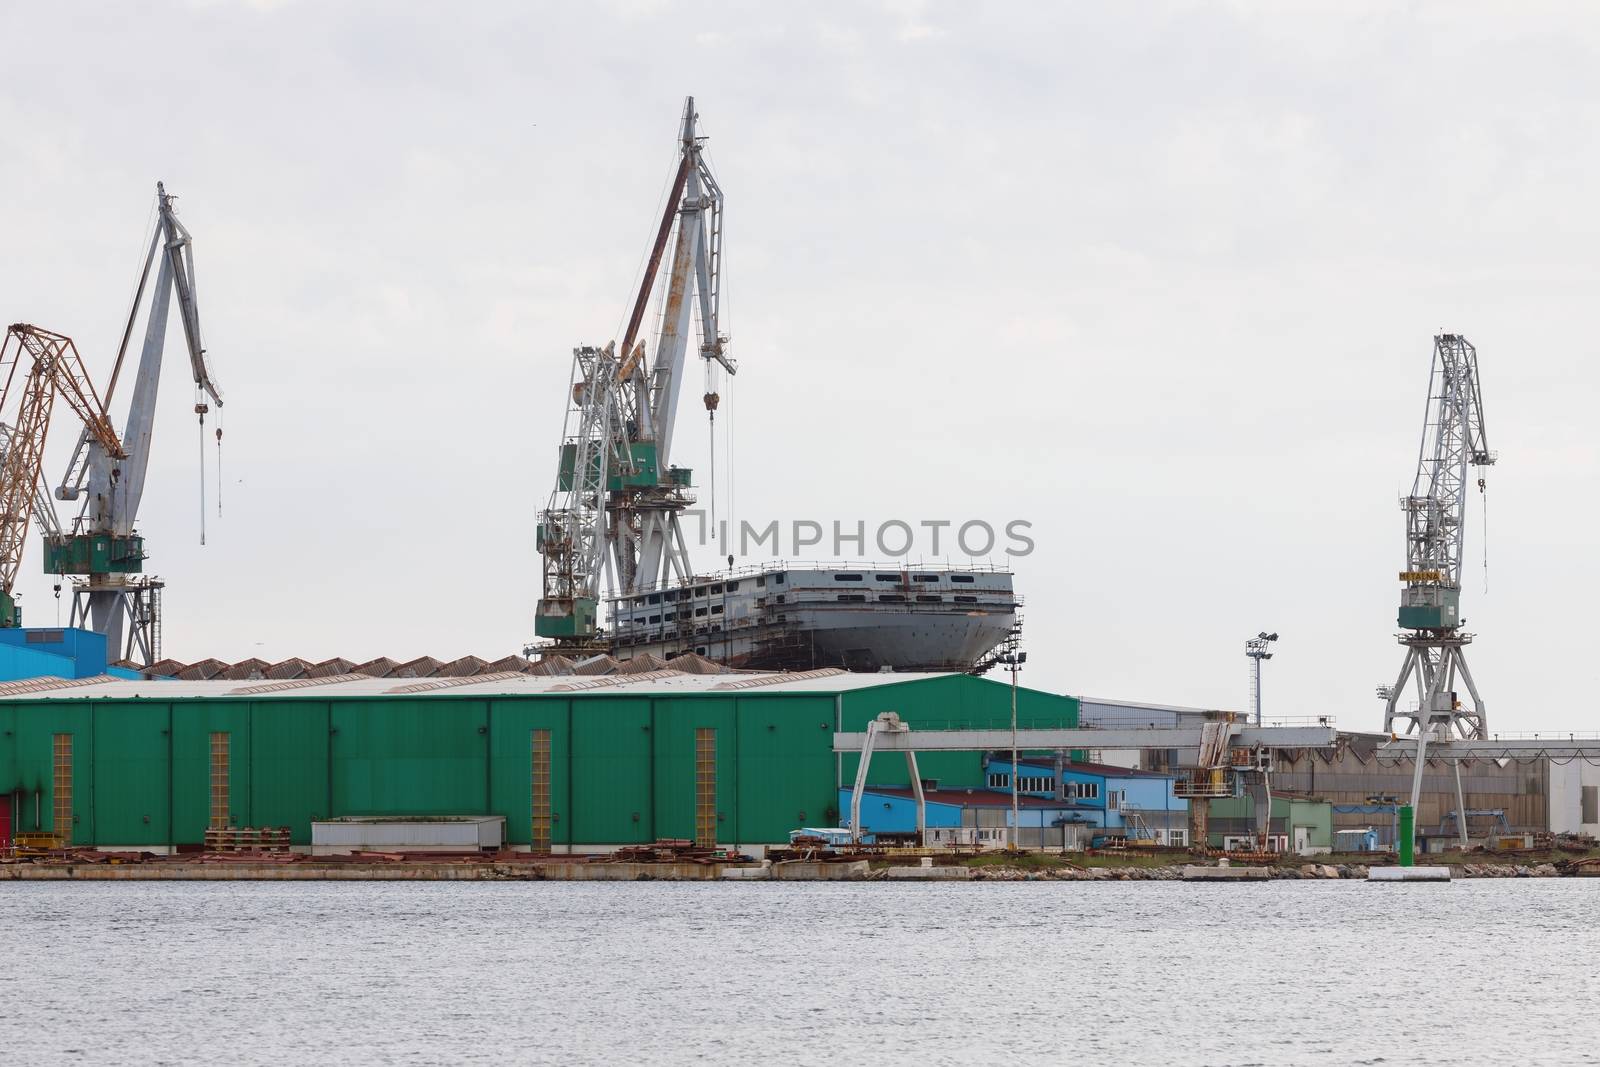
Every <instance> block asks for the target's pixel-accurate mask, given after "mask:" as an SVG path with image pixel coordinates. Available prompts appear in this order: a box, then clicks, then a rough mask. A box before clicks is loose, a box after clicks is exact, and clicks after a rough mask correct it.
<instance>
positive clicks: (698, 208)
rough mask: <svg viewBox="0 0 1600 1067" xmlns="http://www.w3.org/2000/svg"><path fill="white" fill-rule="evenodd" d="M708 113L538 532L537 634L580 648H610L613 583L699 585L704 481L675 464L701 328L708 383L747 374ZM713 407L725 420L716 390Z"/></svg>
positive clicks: (586, 391) (689, 138) (569, 424)
mask: <svg viewBox="0 0 1600 1067" xmlns="http://www.w3.org/2000/svg"><path fill="white" fill-rule="evenodd" d="M698 117H699V116H698V115H697V114H696V112H695V107H694V98H693V97H689V98H688V99H687V100H686V101H685V103H684V109H683V118H682V122H681V124H680V126H679V134H678V152H677V157H678V158H677V163H676V167H675V170H674V174H673V180H672V187H671V192H670V193H669V195H668V197H667V204H666V208H665V210H664V212H663V214H662V218H661V221H660V224H659V225H658V227H657V229H656V234H655V240H654V243H653V244H652V246H651V251H650V255H649V257H648V259H647V260H646V264H645V273H644V278H643V280H642V281H641V283H640V286H639V291H638V293H637V295H636V297H635V299H634V303H633V309H632V313H631V315H630V316H629V319H628V325H627V328H626V330H625V332H624V333H623V337H622V342H621V344H620V346H619V345H617V344H615V343H612V344H608V345H606V346H605V347H604V348H595V347H584V348H578V349H575V350H574V351H573V364H572V377H571V394H570V400H569V405H568V408H567V414H566V421H565V425H564V427H563V430H562V444H561V454H560V463H559V466H558V470H557V476H556V488H555V490H554V491H553V492H552V493H551V496H550V501H549V504H548V506H547V507H546V508H545V510H544V512H543V513H542V514H541V516H540V523H539V529H538V544H539V552H540V554H541V556H542V557H543V562H542V573H543V589H542V595H541V597H540V600H539V606H538V609H537V612H536V616H535V626H534V630H535V633H536V634H537V635H538V636H540V637H544V638H550V639H553V640H554V641H555V642H556V643H557V645H559V646H562V647H565V648H568V649H572V650H582V649H589V648H594V647H598V646H599V628H598V612H599V603H600V600H601V599H602V595H603V593H604V588H603V585H609V587H610V588H611V589H612V590H614V591H615V593H616V594H617V595H627V594H630V593H636V592H642V591H644V590H647V589H654V588H660V587H661V586H664V585H667V584H670V583H671V582H672V581H674V580H678V581H688V580H689V579H690V578H692V577H693V570H692V568H691V565H690V562H689V551H688V546H687V544H686V543H685V540H684V536H683V530H682V528H681V526H680V523H679V515H680V514H681V512H682V511H683V510H684V509H685V508H687V507H688V506H689V505H690V504H692V503H694V497H693V496H691V495H690V494H689V493H688V489H689V488H690V483H691V472H690V471H689V470H687V469H685V468H682V467H676V466H672V465H671V463H670V457H671V452H672V443H673V432H674V429H675V427H676V425H677V414H678V399H679V394H680V392H681V388H682V383H683V378H684V373H685V367H686V364H687V362H688V351H689V342H690V334H691V332H693V330H694V326H695V322H696V320H698V323H699V341H700V347H699V354H700V357H701V359H702V361H703V362H704V363H705V365H706V366H707V368H708V369H707V374H708V378H709V376H710V375H711V374H712V373H713V370H712V368H713V365H714V366H715V367H720V368H721V369H722V370H724V371H726V372H727V373H729V374H733V373H735V372H736V370H737V366H736V364H735V363H734V361H733V360H732V359H730V358H729V356H728V354H727V351H726V349H727V344H728V338H727V337H726V336H725V335H723V334H722V333H721V332H720V329H719V316H720V313H721V291H722V281H721V279H722V205H723V197H722V189H721V187H720V186H719V185H718V184H717V181H716V179H715V177H714V176H713V175H712V173H711V169H710V167H709V166H708V165H707V163H706V161H705V158H704V156H703V151H702V150H703V141H704V138H702V137H701V136H700V135H699V134H698V133H697V131H696V124H697V119H698ZM669 246H670V247H671V248H672V257H671V261H670V263H669V265H668V268H667V271H666V274H665V276H664V277H662V276H661V271H660V268H661V264H662V259H663V257H664V255H665V253H666V250H667V248H668V247H669ZM658 282H659V283H660V284H661V285H662V286H664V290H663V291H662V292H661V293H660V296H661V301H662V311H661V325H660V331H659V333H658V335H657V339H656V346H655V358H654V360H653V361H652V360H650V359H649V358H648V354H647V352H646V346H645V342H644V340H643V339H642V338H641V337H640V336H639V335H640V332H641V330H642V328H643V324H644V318H645V312H646V310H647V309H648V307H649V304H650V301H651V297H652V295H654V294H656V293H657V287H658ZM697 311H698V315H696V314H695V313H696V312H697ZM705 400H706V407H707V410H708V411H714V410H715V407H716V400H717V397H716V393H715V392H714V391H713V390H712V389H711V388H710V387H709V386H708V389H707V392H706V396H705ZM606 577H609V579H610V581H609V582H608V583H606V582H603V579H605V578H606Z"/></svg>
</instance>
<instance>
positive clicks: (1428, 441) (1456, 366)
mask: <svg viewBox="0 0 1600 1067" xmlns="http://www.w3.org/2000/svg"><path fill="white" fill-rule="evenodd" d="M1496 458H1497V457H1496V456H1495V454H1494V453H1493V452H1491V451H1489V445H1488V437H1487V435H1486V433H1485V431H1484V422H1483V396H1482V391H1481V389H1480V385H1479V379H1478V350H1477V349H1476V348H1474V347H1473V346H1472V345H1471V343H1469V342H1468V341H1467V339H1466V338H1465V337H1463V336H1461V335H1460V334H1453V333H1441V334H1438V335H1436V336H1435V337H1434V339H1433V365H1432V371H1431V373H1430V376H1429V388H1428V407H1427V410H1426V413H1425V415H1424V421H1423V429H1422V444H1421V447H1420V449H1419V451H1418V457H1417V474H1416V478H1415V480H1414V481H1413V482H1412V486H1411V493H1410V494H1409V495H1408V496H1405V497H1402V498H1401V500H1400V507H1401V509H1402V510H1403V511H1404V512H1405V516H1406V569H1405V570H1403V571H1401V572H1400V580H1401V581H1402V582H1404V583H1405V588H1404V589H1403V590H1401V594H1400V612H1399V617H1398V622H1399V625H1400V626H1401V627H1402V628H1403V629H1404V630H1405V631H1406V632H1404V633H1401V634H1399V635H1398V640H1399V642H1400V644H1401V645H1403V646H1404V647H1405V649H1406V654H1405V660H1404V662H1403V663H1402V664H1401V667H1400V674H1399V677H1398V678H1396V679H1395V683H1394V686H1393V687H1392V688H1391V689H1390V690H1389V692H1388V694H1387V702H1386V705H1385V710H1384V722H1383V726H1384V730H1385V731H1386V732H1388V733H1390V734H1396V733H1398V732H1399V727H1400V725H1401V724H1404V726H1405V731H1404V732H1405V733H1406V734H1408V735H1409V734H1411V733H1412V732H1415V733H1416V735H1417V751H1416V757H1415V760H1416V766H1415V770H1414V772H1413V776H1412V784H1411V807H1412V810H1413V811H1415V810H1416V806H1417V803H1418V801H1419V800H1421V796H1422V769H1423V761H1424V757H1425V754H1426V751H1427V745H1428V738H1429V736H1430V735H1432V736H1433V738H1434V740H1436V741H1450V740H1454V739H1456V738H1460V739H1462V740H1469V741H1471V740H1483V739H1485V738H1486V737H1487V736H1488V733H1487V730H1488V725H1487V718H1486V714H1485V708H1484V703H1483V697H1482V696H1481V695H1480V694H1479V692H1478V687H1477V685H1476V684H1475V683H1474V682H1473V680H1472V672H1471V671H1470V670H1468V668H1467V660H1466V655H1465V652H1464V650H1465V648H1466V646H1467V645H1469V644H1471V643H1472V635H1471V634H1469V633H1466V632H1464V631H1463V630H1462V625H1463V624H1464V622H1465V620H1464V619H1463V618H1462V617H1461V564H1462V552H1463V548H1464V545H1465V541H1466V536H1465V535H1466V511H1467V480H1468V470H1467V468H1468V467H1473V468H1476V469H1477V472H1478V474H1477V478H1476V481H1477V486H1478V491H1479V493H1482V492H1483V491H1484V488H1485V477H1484V475H1485V468H1487V467H1489V466H1492V465H1493V464H1494V462H1495V460H1496ZM1458 679H1459V681H1460V682H1461V683H1463V684H1465V685H1466V688H1467V692H1468V694H1469V695H1470V697H1471V701H1472V706H1471V708H1470V709H1469V708H1467V707H1466V706H1464V705H1463V703H1462V701H1461V700H1460V698H1459V697H1458V695H1457V692H1456V684H1457V680H1458ZM1408 683H1412V684H1414V685H1415V687H1416V689H1415V691H1416V694H1417V706H1416V707H1415V709H1412V710H1406V709H1403V708H1401V707H1400V699H1401V697H1402V696H1403V695H1404V694H1405V691H1406V687H1407V684H1408ZM1456 802H1457V805H1458V810H1459V811H1462V812H1465V811H1466V803H1465V797H1464V795H1463V791H1462V786H1461V771H1460V766H1459V764H1457V768H1456ZM1456 823H1457V827H1458V829H1459V831H1460V834H1461V842H1462V844H1463V845H1464V844H1466V840H1467V829H1466V819H1465V817H1464V816H1463V817H1462V818H1458V819H1457V820H1456Z"/></svg>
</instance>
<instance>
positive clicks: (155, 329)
mask: <svg viewBox="0 0 1600 1067" xmlns="http://www.w3.org/2000/svg"><path fill="white" fill-rule="evenodd" d="M176 199H177V198H176V197H174V196H172V195H171V194H169V193H168V192H167V190H166V186H165V185H164V184H162V183H160V182H157V183H156V223H155V231H154V233H152V234H151V237H150V244H149V248H148V250H147V251H146V253H145V260H144V266H143V269H142V270H141V272H140V275H139V285H138V288H137V290H136V291H135V295H134V300H133V307H132V308H131V309H130V310H129V313H128V321H127V324H126V326H125V327H124V329H123V333H122V343H121V345H120V347H119V348H118V349H117V359H116V363H115V364H114V365H113V367H112V371H111V380H110V382H109V383H108V384H107V386H106V403H107V405H109V404H110V402H111V395H112V393H113V392H114V391H115V389H116V387H117V382H118V380H119V379H120V377H121V375H122V367H123V363H124V360H125V359H126V357H127V354H128V345H129V342H130V341H131V340H132V337H133V332H134V327H135V325H136V324H137V321H138V317H139V311H140V308H141V306H142V305H143V303H144V300H145V297H146V295H147V293H148V296H149V313H148V316H147V318H146V321H145V330H144V341H143V345H142V348H141V350H140V353H139V363H138V366H137V367H136V368H135V371H134V384H133V397H132V400H131V401H130V403H129V406H128V419H127V422H126V423H125V424H124V427H123V432H122V440H123V442H124V445H123V447H124V448H125V449H126V452H125V454H124V455H122V456H120V457H118V456H113V455H112V454H111V453H110V452H109V451H108V450H107V449H106V447H105V445H104V443H103V442H101V441H99V440H97V439H96V438H95V437H93V436H92V435H90V434H89V433H87V432H85V433H84V434H83V435H82V436H80V437H79V439H78V446H77V448H76V449H75V450H74V452H73V455H72V460H71V462H70V463H69V464H68V466H67V472H66V475H65V477H64V478H63V479H62V481H61V484H60V485H59V486H58V487H57V489H56V497H57V498H58V499H60V500H69V501H70V500H82V501H83V504H82V507H81V509H80V511H79V514H78V516H77V517H76V518H75V519H74V520H73V523H72V528H71V530H70V532H66V533H59V532H58V533H56V534H54V535H48V534H47V535H46V538H45V571H46V573H50V574H56V575H67V574H71V575H77V576H79V577H78V578H76V579H75V580H74V587H73V603H72V625H74V626H80V625H87V626H89V627H90V628H92V629H94V630H95V631H97V632H99V633H103V634H105V635H106V648H107V650H108V652H109V654H110V655H112V656H119V655H120V656H122V657H124V658H126V659H130V660H134V661H136V662H140V663H143V664H144V665H146V666H148V665H150V664H151V663H153V662H154V661H155V659H156V658H157V656H158V654H159V632H160V629H159V610H160V594H161V589H162V583H161V582H160V581H159V580H157V579H155V578H149V577H144V576H143V575H142V573H141V572H142V571H143V569H144V559H145V551H144V538H142V537H141V536H139V534H138V533H137V532H136V531H135V528H134V527H135V524H136V522H137V520H138V516H139V504H140V501H141V500H142V498H143V496H144V487H145V476H146V473H147V472H148V470H149V466H150V446H151V440H152V438H153V436H154V433H155V417H156V397H157V393H158V392H159V389H160V385H161V367H162V360H163V355H164V353H165V349H166V339H167V325H168V321H169V318H170V314H171V309H172V304H173V302H174V300H176V302H177V311H178V320H179V321H180V322H181V323H182V324H183V337H184V342H185V346H186V348H187V351H188V356H189V371H190V376H191V378H192V379H193V381H194V389H195V398H194V399H195V403H194V411H195V414H196V416H197V417H198V419H199V422H200V433H201V448H202V453H201V455H202V463H203V462H204V451H203V450H204V448H205V443H206V442H205V420H206V415H207V414H208V413H209V412H210V410H211V406H212V405H213V404H215V405H216V407H217V408H219V409H220V408H221V407H222V393H221V391H220V389H219V388H218V386H217V383H216V377H215V375H214V374H213V373H212V371H211V364H210V361H209V360H208V359H207V356H206V349H205V344H204V341H203V339H202V336H201V333H200V308H199V303H198V300H197V297H196V294H195V268H194V241H193V238H192V237H191V235H190V233H189V231H188V230H187V229H186V228H185V227H184V226H183V224H182V223H181V222H179V221H178V217H177V214H176V211H175V210H174V207H173V201H174V200H176ZM152 268H154V270H155V274H156V278H155V286H154V288H153V289H152V288H151V287H150V285H149V282H150V272H151V269H152ZM216 440H217V445H218V448H219V449H220V447H221V443H222V431H221V430H220V429H218V430H217V431H216ZM202 477H203V475H202ZM201 521H202V534H201V539H202V543H203V542H204V532H203V531H204V525H203V523H204V504H203V502H202V520H201Z"/></svg>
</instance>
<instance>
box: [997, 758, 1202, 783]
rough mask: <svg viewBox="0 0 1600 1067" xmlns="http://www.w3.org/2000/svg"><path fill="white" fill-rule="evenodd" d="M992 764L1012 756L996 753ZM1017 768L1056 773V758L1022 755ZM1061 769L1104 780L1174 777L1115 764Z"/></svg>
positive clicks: (1074, 764)
mask: <svg viewBox="0 0 1600 1067" xmlns="http://www.w3.org/2000/svg"><path fill="white" fill-rule="evenodd" d="M990 762H992V763H1007V764H1009V763H1010V762H1011V756H1010V754H1009V753H1005V752H996V753H993V754H992V755H991V756H990ZM1017 766H1019V767H1037V768H1039V769H1040V770H1042V771H1047V772H1049V773H1051V774H1054V773H1055V760H1054V758H1052V757H1049V756H1030V755H1028V754H1026V753H1024V754H1021V755H1019V756H1018V757H1017ZM1061 769H1062V770H1064V771H1076V772H1077V773H1079V774H1096V775H1099V776H1100V777H1102V778H1171V777H1173V776H1172V775H1170V774H1162V773H1161V772H1160V771H1141V770H1136V769H1134V768H1132V767H1118V766H1117V765H1116V764H1114V763H1083V762H1077V763H1074V762H1070V761H1069V762H1068V763H1066V764H1065V765H1064V766H1063V767H1062V768H1061Z"/></svg>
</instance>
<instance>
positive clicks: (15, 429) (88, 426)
mask: <svg viewBox="0 0 1600 1067" xmlns="http://www.w3.org/2000/svg"><path fill="white" fill-rule="evenodd" d="M25 363H26V364H28V369H27V372H26V374H24V375H22V377H21V378H20V388H19V391H20V393H21V397H20V399H19V401H18V403H17V413H16V416H15V419H14V421H13V422H12V423H10V424H7V425H6V426H5V432H4V434H3V435H0V436H3V438H4V448H5V451H4V457H3V458H0V626H6V627H13V626H20V625H21V624H22V620H21V613H20V612H19V611H18V609H17V604H16V599H15V594H14V592H13V590H14V588H15V585H16V580H17V572H18V570H19V569H20V568H21V566H22V557H23V553H24V551H25V550H26V548H27V538H28V520H29V519H30V518H34V519H37V520H38V522H39V523H40V525H41V526H43V527H45V529H47V530H48V529H50V528H51V525H52V524H53V522H54V517H55V512H54V509H53V507H52V505H51V504H50V501H49V500H48V499H47V498H46V497H44V495H43V494H42V493H41V491H40V479H41V476H42V474H43V469H42V468H43V465H44V445H45V439H46V437H48V435H49V432H50V415H51V412H52V410H53V409H54V407H55V402H56V397H57V396H61V397H64V398H65V399H66V401H67V404H68V405H69V406H70V407H71V408H72V410H73V412H74V413H75V414H76V415H77V416H78V418H79V419H80V420H81V421H82V422H83V432H84V435H85V436H86V437H87V438H88V439H89V440H91V441H93V442H94V444H95V446H96V447H97V448H99V449H101V450H102V451H103V452H104V454H105V455H106V456H107V457H108V458H109V459H111V460H112V461H113V462H114V463H116V464H117V465H118V466H113V467H112V470H111V475H110V477H111V479H112V481H113V482H115V481H117V480H118V479H119V477H120V464H121V463H122V462H123V461H125V460H126V459H127V453H126V451H124V449H123V447H122V442H121V441H120V440H119V439H118V437H117V431H116V430H115V429H114V428H113V427H112V425H111V420H110V419H109V418H108V417H107V416H106V407H105V403H104V402H103V401H102V400H101V399H100V397H99V395H98V393H96V391H95V388H94V383H93V382H91V381H90V380H89V374H88V371H87V370H86V369H85V368H84V365H83V359H82V357H80V356H79V355H78V349H77V346H76V345H74V344H73V343H72V338H70V337H67V336H65V335H63V334H59V333H52V332H51V331H49V330H45V329H41V328H39V327H37V326H31V325H29V324H27V323H16V324H14V325H13V326H11V327H10V328H9V329H8V330H7V331H6V336H5V340H4V342H0V376H3V377H4V379H5V385H4V386H3V387H0V412H4V411H6V410H8V409H9V406H10V403H11V396H12V392H13V389H14V388H17V387H18V385H19V378H18V372H19V371H20V370H21V369H22V367H23V365H24V364H25Z"/></svg>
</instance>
